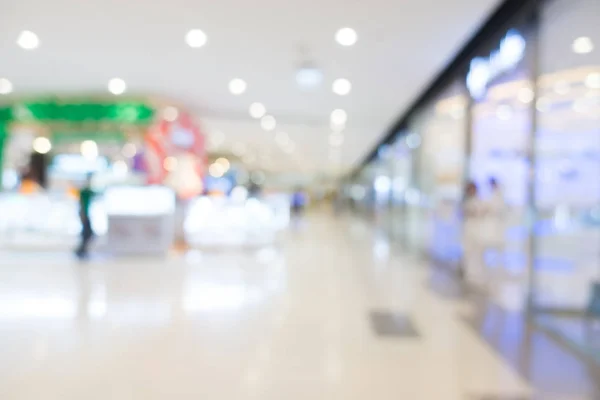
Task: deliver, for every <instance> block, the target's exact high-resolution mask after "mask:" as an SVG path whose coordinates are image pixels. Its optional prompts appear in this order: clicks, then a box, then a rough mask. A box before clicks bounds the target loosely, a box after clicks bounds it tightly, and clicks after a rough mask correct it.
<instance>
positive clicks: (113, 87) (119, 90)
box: [108, 78, 127, 96]
mask: <svg viewBox="0 0 600 400" xmlns="http://www.w3.org/2000/svg"><path fill="white" fill-rule="evenodd" d="M125 90H127V84H126V83H125V81H124V80H123V79H121V78H112V79H111V80H110V81H108V91H109V92H111V93H112V94H114V95H115V96H119V95H121V94H123V93H125Z"/></svg>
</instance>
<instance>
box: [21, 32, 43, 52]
mask: <svg viewBox="0 0 600 400" xmlns="http://www.w3.org/2000/svg"><path fill="white" fill-rule="evenodd" d="M17 44H18V45H19V47H21V48H22V49H24V50H33V49H37V48H38V47H39V45H40V39H39V38H38V36H37V35H36V34H35V33H33V32H31V31H22V32H21V33H20V34H19V37H18V38H17Z"/></svg>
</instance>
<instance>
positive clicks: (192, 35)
mask: <svg viewBox="0 0 600 400" xmlns="http://www.w3.org/2000/svg"><path fill="white" fill-rule="evenodd" d="M207 41H208V37H207V36H206V33H204V32H203V31H202V30H200V29H190V30H189V31H188V33H186V35H185V42H186V43H187V45H188V46H190V47H192V48H194V49H197V48H200V47H203V46H204V45H205V44H206V42H207Z"/></svg>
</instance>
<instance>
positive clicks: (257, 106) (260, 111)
mask: <svg viewBox="0 0 600 400" xmlns="http://www.w3.org/2000/svg"><path fill="white" fill-rule="evenodd" d="M249 112H250V116H251V117H252V118H256V119H259V118H262V117H264V115H265V113H266V112H267V108H266V107H265V105H264V104H263V103H258V102H257V103H252V104H250V110H249Z"/></svg>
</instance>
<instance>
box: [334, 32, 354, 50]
mask: <svg viewBox="0 0 600 400" xmlns="http://www.w3.org/2000/svg"><path fill="white" fill-rule="evenodd" d="M357 40H358V35H357V34H356V31H355V30H354V29H352V28H342V29H339V30H338V31H337V32H336V34H335V41H336V42H338V43H339V44H341V45H342V46H346V47H348V46H354V44H356V41H357Z"/></svg>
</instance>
